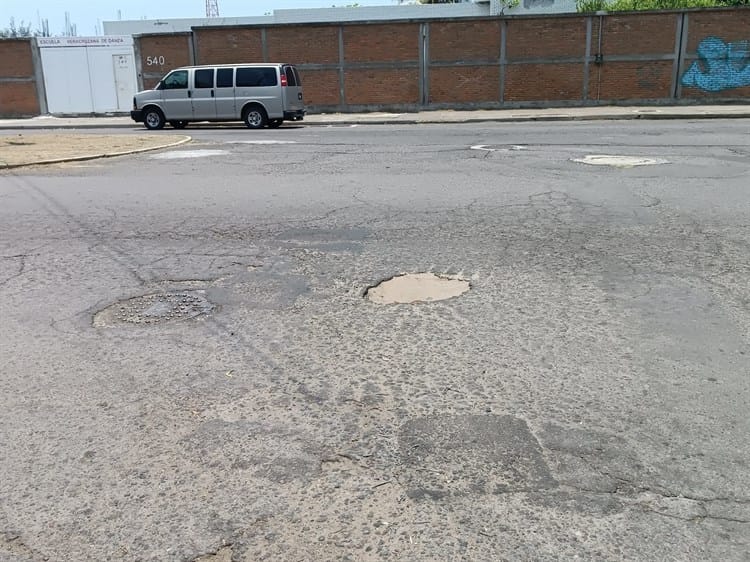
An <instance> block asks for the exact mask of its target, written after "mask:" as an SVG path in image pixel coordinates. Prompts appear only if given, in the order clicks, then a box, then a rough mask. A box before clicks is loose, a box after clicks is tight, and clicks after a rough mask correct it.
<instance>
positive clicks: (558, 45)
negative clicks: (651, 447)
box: [0, 8, 750, 115]
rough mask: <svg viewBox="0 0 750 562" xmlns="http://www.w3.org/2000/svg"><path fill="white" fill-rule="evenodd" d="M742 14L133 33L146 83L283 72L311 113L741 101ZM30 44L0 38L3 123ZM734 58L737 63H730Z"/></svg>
mask: <svg viewBox="0 0 750 562" xmlns="http://www.w3.org/2000/svg"><path fill="white" fill-rule="evenodd" d="M748 40H750V8H736V9H711V10H689V11H682V12H681V11H672V12H651V13H649V12H640V13H629V14H622V13H620V14H612V15H602V16H598V15H593V14H592V15H578V14H570V15H559V16H524V17H507V18H473V19H467V18H462V19H460V20H458V19H456V20H429V21H427V20H425V21H404V22H389V23H382V22H378V23H361V22H359V23H343V24H338V23H337V24H321V23H316V24H305V25H298V24H294V25H292V24H284V25H269V26H241V27H204V28H194V29H193V32H192V33H182V34H165V35H155V34H153V35H142V36H138V37H136V53H137V57H138V65H139V67H138V68H139V72H140V78H141V81H142V84H143V86H145V87H152V86H153V85H154V84H155V83H156V81H157V80H158V79H159V78H161V77H162V76H163V75H164V74H165V73H166V72H168V71H169V70H171V69H172V68H175V67H177V66H183V65H187V64H210V63H231V62H261V61H268V62H291V63H294V64H296V65H297V67H298V69H299V71H300V73H301V75H302V79H303V87H304V94H305V101H306V103H307V105H308V108H309V109H311V110H312V111H331V110H338V111H348V110H360V109H362V108H365V109H373V110H378V109H384V108H387V107H389V108H401V109H414V108H415V107H428V108H429V107H456V108H472V107H517V106H539V105H548V106H549V105H585V104H607V103H639V102H641V103H652V102H662V103H677V102H679V101H680V100H686V101H688V102H690V101H695V100H704V99H705V100H706V101H708V100H717V99H718V100H726V101H737V100H747V99H750V79H749V78H748V76H747V72H746V71H743V70H742V69H741V68H740V66H741V65H742V64H744V62H745V61H740V60H739V59H737V60H734V59H731V58H730V57H729V54H731V53H734V54H737V53H741V52H742V44H741V42H742V41H748ZM32 51H33V50H32V49H31V48H30V45H29V42H28V41H18V40H0V114H3V115H11V114H14V115H15V114H33V113H35V112H37V111H38V110H39V106H40V104H39V102H38V101H37V100H36V93H35V92H36V85H35V82H34V68H33V56H32V54H33V53H32ZM738 56H739V55H738Z"/></svg>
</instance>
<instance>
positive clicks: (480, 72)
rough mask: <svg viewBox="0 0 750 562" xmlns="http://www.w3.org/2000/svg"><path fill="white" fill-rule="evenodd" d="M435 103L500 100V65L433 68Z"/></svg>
mask: <svg viewBox="0 0 750 562" xmlns="http://www.w3.org/2000/svg"><path fill="white" fill-rule="evenodd" d="M430 101H431V102H432V103H479V102H499V101H500V67H499V66H458V67H438V68H431V69H430Z"/></svg>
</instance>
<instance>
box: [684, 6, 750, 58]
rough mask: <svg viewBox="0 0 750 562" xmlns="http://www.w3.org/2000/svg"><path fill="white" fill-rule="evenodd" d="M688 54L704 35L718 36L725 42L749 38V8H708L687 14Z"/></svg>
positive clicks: (693, 50) (691, 52)
mask: <svg viewBox="0 0 750 562" xmlns="http://www.w3.org/2000/svg"><path fill="white" fill-rule="evenodd" d="M687 28H688V44H687V52H688V54H695V53H696V50H697V48H698V44H699V43H700V42H701V41H703V39H705V38H706V37H718V38H720V39H722V40H723V41H726V42H727V43H729V42H733V41H748V40H750V9H747V8H745V9H740V10H720V11H715V10H708V11H705V12H690V13H689V14H688V26H687Z"/></svg>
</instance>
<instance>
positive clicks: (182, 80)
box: [162, 70, 188, 90]
mask: <svg viewBox="0 0 750 562" xmlns="http://www.w3.org/2000/svg"><path fill="white" fill-rule="evenodd" d="M162 84H163V89H164V90H184V89H186V88H187V85H188V71H187V70H175V71H174V72H172V73H171V74H168V75H167V77H166V78H164V80H162Z"/></svg>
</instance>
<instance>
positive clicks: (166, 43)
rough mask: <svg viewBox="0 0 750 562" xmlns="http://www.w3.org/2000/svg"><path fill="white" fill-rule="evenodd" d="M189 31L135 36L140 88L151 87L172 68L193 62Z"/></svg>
mask: <svg viewBox="0 0 750 562" xmlns="http://www.w3.org/2000/svg"><path fill="white" fill-rule="evenodd" d="M191 40H192V35H191V34H190V33H178V34H170V35H140V36H138V37H136V38H135V55H136V57H137V58H138V69H139V79H140V82H141V88H142V89H148V88H153V87H154V86H155V85H156V83H157V82H158V81H159V80H160V79H161V77H162V76H164V75H165V74H166V73H167V72H169V71H170V70H171V69H173V68H177V67H178V66H188V65H191V64H193V58H192V56H191V47H190V41H191Z"/></svg>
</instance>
